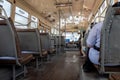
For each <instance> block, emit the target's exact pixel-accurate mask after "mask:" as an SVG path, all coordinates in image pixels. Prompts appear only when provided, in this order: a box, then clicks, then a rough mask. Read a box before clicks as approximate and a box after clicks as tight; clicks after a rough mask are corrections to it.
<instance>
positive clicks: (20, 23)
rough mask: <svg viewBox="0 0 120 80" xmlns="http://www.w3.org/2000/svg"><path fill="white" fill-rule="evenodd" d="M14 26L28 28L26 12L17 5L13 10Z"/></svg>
mask: <svg viewBox="0 0 120 80" xmlns="http://www.w3.org/2000/svg"><path fill="white" fill-rule="evenodd" d="M15 26H16V28H28V27H27V26H28V13H27V12H26V11H24V10H22V9H21V8H19V7H16V11H15Z"/></svg>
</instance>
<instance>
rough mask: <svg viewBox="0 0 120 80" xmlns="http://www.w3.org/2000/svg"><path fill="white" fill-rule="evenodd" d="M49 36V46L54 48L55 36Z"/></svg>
mask: <svg viewBox="0 0 120 80" xmlns="http://www.w3.org/2000/svg"><path fill="white" fill-rule="evenodd" d="M50 37H51V38H50V39H51V40H50V45H51V48H55V46H54V45H55V36H50Z"/></svg>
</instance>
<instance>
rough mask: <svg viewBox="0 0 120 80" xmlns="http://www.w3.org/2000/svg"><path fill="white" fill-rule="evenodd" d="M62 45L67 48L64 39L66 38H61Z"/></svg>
mask: <svg viewBox="0 0 120 80" xmlns="http://www.w3.org/2000/svg"><path fill="white" fill-rule="evenodd" d="M61 45H62V46H65V38H64V36H61Z"/></svg>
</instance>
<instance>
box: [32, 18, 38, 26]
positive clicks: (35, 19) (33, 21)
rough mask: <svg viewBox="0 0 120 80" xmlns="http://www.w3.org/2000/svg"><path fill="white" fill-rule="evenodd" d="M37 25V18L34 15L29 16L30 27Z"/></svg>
mask: <svg viewBox="0 0 120 80" xmlns="http://www.w3.org/2000/svg"><path fill="white" fill-rule="evenodd" d="M37 26H38V19H37V18H36V17H35V16H31V24H30V27H31V28H37Z"/></svg>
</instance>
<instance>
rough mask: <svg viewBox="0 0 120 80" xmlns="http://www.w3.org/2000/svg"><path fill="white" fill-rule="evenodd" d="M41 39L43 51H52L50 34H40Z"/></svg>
mask: <svg viewBox="0 0 120 80" xmlns="http://www.w3.org/2000/svg"><path fill="white" fill-rule="evenodd" d="M40 39H41V44H42V49H45V50H49V49H50V38H49V34H48V33H40Z"/></svg>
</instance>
